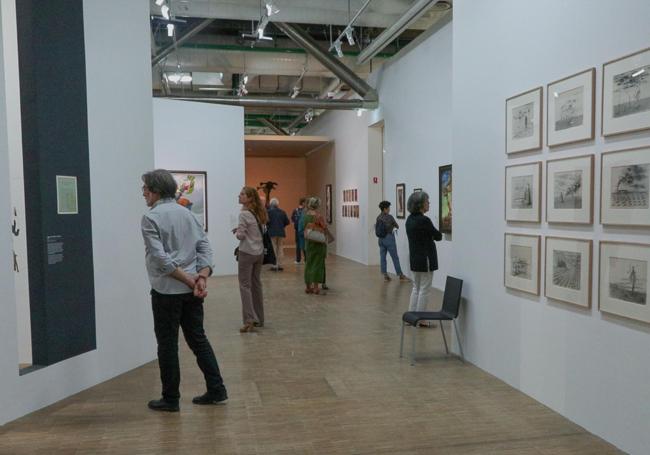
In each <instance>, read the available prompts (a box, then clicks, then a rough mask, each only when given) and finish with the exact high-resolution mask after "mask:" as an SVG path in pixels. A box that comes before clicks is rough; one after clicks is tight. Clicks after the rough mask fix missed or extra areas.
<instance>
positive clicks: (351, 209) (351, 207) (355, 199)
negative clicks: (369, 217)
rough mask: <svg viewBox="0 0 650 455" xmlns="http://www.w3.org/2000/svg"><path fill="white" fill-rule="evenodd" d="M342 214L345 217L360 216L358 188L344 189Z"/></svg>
mask: <svg viewBox="0 0 650 455" xmlns="http://www.w3.org/2000/svg"><path fill="white" fill-rule="evenodd" d="M350 203H353V204H350ZM341 216H342V217H343V218H359V193H358V191H357V189H356V188H354V189H350V190H343V205H342V206H341Z"/></svg>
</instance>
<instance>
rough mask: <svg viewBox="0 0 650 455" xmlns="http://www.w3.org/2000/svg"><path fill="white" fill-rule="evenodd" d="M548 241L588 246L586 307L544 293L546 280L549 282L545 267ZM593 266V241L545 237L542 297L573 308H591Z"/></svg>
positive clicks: (546, 264)
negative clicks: (565, 241)
mask: <svg viewBox="0 0 650 455" xmlns="http://www.w3.org/2000/svg"><path fill="white" fill-rule="evenodd" d="M549 239H552V240H570V241H573V242H582V243H587V244H588V245H589V265H588V266H587V271H588V273H589V278H588V280H587V281H588V283H587V306H586V307H585V306H582V305H579V304H577V303H575V302H570V301H568V300H562V299H558V298H556V297H549V296H548V295H547V294H546V292H547V291H546V289H547V284H548V280H549V277H548V274H547V273H546V267H547V266H548V240H549ZM593 264H594V242H593V240H591V239H576V238H571V237H555V236H552V235H549V236H547V237H546V238H545V239H544V297H546V298H548V299H551V300H554V301H558V302H564V303H568V304H571V305H575V306H577V307H579V308H585V309H587V308H591V297H592V296H591V290H592V287H593V273H592V270H593Z"/></svg>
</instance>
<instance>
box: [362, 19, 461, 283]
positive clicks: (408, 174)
mask: <svg viewBox="0 0 650 455" xmlns="http://www.w3.org/2000/svg"><path fill="white" fill-rule="evenodd" d="M450 19H451V16H450V17H449V18H448V19H447V20H445V22H444V23H443V24H439V26H438V27H439V28H438V29H436V30H435V33H433V34H431V35H429V36H428V37H426V38H425V39H424V40H423V41H422V42H421V43H419V44H418V45H417V46H415V47H413V48H412V49H411V50H410V51H407V52H402V53H401V54H400V55H399V56H398V58H395V59H392V60H390V61H389V63H388V64H386V65H384V66H383V67H382V68H381V69H380V71H379V72H378V73H377V74H374V75H373V78H372V82H373V83H374V84H375V87H376V88H377V90H378V91H379V102H380V109H379V110H378V111H376V112H374V113H371V114H370V115H369V117H370V118H372V119H373V121H375V120H377V119H382V120H383V121H384V188H383V191H384V197H385V199H386V200H388V201H390V202H391V203H392V206H391V213H392V215H393V216H396V212H397V204H396V200H395V199H396V196H395V185H397V184H398V183H404V184H405V185H406V200H408V197H409V195H410V194H411V193H412V192H413V189H414V188H422V189H423V191H426V192H427V193H428V194H429V196H430V205H431V208H430V211H429V213H428V214H427V215H428V216H429V217H430V218H431V220H432V221H433V223H434V225H435V226H436V227H439V223H438V167H439V166H444V165H447V164H452V149H451V84H452V81H451V78H452V56H451V55H452V54H451V52H452V25H451V21H450ZM452 169H453V168H452ZM454 175H455V172H454ZM376 213H377V214H378V213H379V209H378V208H377V210H376ZM406 216H407V217H408V211H407V212H406ZM371 222H372V223H374V219H373V220H371ZM397 222H398V224H399V225H400V230H399V231H398V234H397V251H398V254H399V257H400V264H401V266H402V269H403V270H404V273H406V274H407V275H408V274H409V273H410V272H409V269H410V267H409V250H408V239H407V238H406V229H405V223H406V219H403V220H397ZM453 229H455V223H454V226H452V235H447V234H444V235H443V240H442V241H440V242H437V244H436V247H437V250H438V262H439V267H440V268H439V270H438V271H437V272H435V273H434V279H433V286H434V287H436V288H439V289H442V288H444V286H445V279H446V276H447V274H448V273H449V270H450V268H451V262H452V254H451V248H452V242H451V239H452V236H453ZM388 269H389V271H394V268H393V263H392V261H391V260H390V259H388Z"/></svg>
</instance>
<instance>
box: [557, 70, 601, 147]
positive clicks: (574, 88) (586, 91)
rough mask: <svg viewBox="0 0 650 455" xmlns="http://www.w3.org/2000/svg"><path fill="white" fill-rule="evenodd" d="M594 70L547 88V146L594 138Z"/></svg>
mask: <svg viewBox="0 0 650 455" xmlns="http://www.w3.org/2000/svg"><path fill="white" fill-rule="evenodd" d="M595 95H596V69H595V68H591V69H588V70H587V71H583V72H581V73H578V74H574V75H573V76H569V77H566V78H564V79H560V80H559V81H555V82H551V83H550V84H548V86H547V88H546V97H547V108H546V118H547V122H546V125H547V126H546V143H547V144H548V146H549V147H554V146H556V145H563V144H571V143H574V142H580V141H587V140H590V139H593V138H594V123H595V119H596V110H595V109H594V100H595Z"/></svg>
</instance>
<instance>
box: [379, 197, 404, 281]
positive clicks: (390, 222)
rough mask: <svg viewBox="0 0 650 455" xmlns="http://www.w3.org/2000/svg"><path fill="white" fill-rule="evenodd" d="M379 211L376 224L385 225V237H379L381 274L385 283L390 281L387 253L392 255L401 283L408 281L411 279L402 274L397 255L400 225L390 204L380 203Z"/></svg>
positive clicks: (383, 231) (386, 202)
mask: <svg viewBox="0 0 650 455" xmlns="http://www.w3.org/2000/svg"><path fill="white" fill-rule="evenodd" d="M379 210H381V213H380V214H379V216H378V217H377V220H376V221H375V223H383V229H382V230H381V232H382V233H383V234H384V236H383V237H379V239H378V243H379V258H380V264H381V273H382V274H383V275H384V281H390V276H389V275H388V271H387V270H386V265H387V264H386V253H387V252H388V253H389V254H390V258H391V259H392V260H393V266H394V267H395V273H397V275H398V276H399V279H400V281H408V280H409V279H408V278H406V276H404V274H403V273H402V267H401V266H400V263H399V256H398V255H397V243H396V241H395V233H394V231H395V230H396V229H399V225H398V224H397V221H395V218H393V215H391V214H390V202H388V201H381V202H380V203H379Z"/></svg>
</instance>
